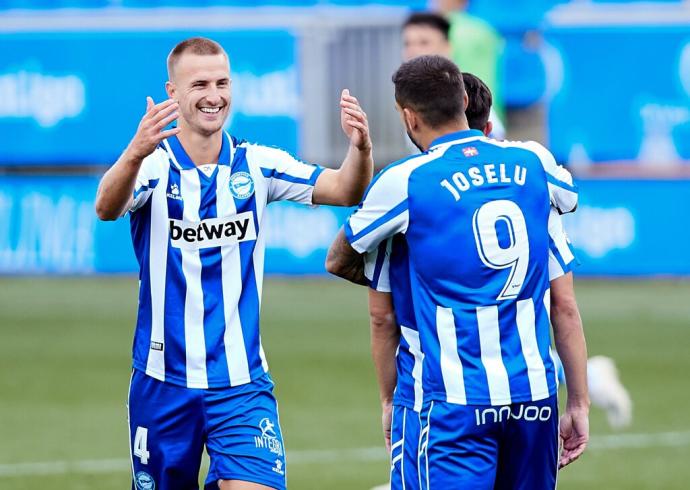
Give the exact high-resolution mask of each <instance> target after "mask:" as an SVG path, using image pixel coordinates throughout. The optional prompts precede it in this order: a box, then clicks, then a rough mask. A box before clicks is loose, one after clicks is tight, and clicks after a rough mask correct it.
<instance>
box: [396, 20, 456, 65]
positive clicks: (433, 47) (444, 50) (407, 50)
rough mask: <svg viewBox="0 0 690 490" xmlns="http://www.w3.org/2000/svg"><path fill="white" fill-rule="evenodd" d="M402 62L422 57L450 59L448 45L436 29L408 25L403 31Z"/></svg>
mask: <svg viewBox="0 0 690 490" xmlns="http://www.w3.org/2000/svg"><path fill="white" fill-rule="evenodd" d="M402 38H403V53H402V54H403V60H404V61H410V60H411V59H412V58H416V57H417V56H423V55H437V56H445V57H446V58H449V57H450V43H449V42H448V40H447V39H446V38H445V37H444V36H443V33H442V32H441V31H439V30H438V29H435V28H434V27H431V26H425V25H409V26H407V27H405V29H403V33H402Z"/></svg>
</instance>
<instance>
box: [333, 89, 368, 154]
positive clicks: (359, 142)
mask: <svg viewBox="0 0 690 490" xmlns="http://www.w3.org/2000/svg"><path fill="white" fill-rule="evenodd" d="M340 125H341V126H342V128H343V131H344V132H345V135H346V136H347V137H348V138H349V139H350V144H351V145H352V146H354V147H355V148H357V149H358V150H359V151H370V150H371V138H370V137H369V121H368V120H367V115H366V113H365V112H364V111H363V110H362V108H361V107H360V106H359V102H358V101H357V98H356V97H353V96H352V95H350V91H349V90H348V89H344V90H343V91H342V93H341V94H340Z"/></svg>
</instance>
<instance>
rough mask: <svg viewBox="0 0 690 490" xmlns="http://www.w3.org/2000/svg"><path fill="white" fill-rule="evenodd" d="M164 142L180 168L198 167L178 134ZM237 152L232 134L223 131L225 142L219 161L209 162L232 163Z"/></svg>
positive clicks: (174, 162) (222, 145) (221, 148)
mask: <svg viewBox="0 0 690 490" xmlns="http://www.w3.org/2000/svg"><path fill="white" fill-rule="evenodd" d="M164 144H165V146H166V148H167V150H168V155H169V156H170V159H171V160H172V163H173V164H174V165H175V166H176V167H177V168H179V169H180V170H189V169H193V168H196V165H194V162H193V161H192V159H191V158H189V155H187V152H186V151H185V150H184V148H183V147H182V143H180V140H179V139H178V138H177V135H173V136H171V137H170V138H167V139H166V140H164ZM234 153H235V148H234V145H233V144H232V138H231V137H230V135H229V134H228V133H227V132H225V131H223V143H222V144H221V147H220V153H219V154H218V161H217V162H207V163H217V164H218V165H230V164H231V163H232V158H233V154H234Z"/></svg>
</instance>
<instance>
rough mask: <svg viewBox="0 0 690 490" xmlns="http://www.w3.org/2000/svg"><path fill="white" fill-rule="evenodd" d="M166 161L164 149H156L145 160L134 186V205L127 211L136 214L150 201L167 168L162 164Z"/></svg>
mask: <svg viewBox="0 0 690 490" xmlns="http://www.w3.org/2000/svg"><path fill="white" fill-rule="evenodd" d="M166 159H167V155H166V153H165V150H163V149H162V148H156V150H154V152H153V153H151V154H150V155H149V156H147V157H146V158H144V161H143V162H142V163H141V167H139V173H138V174H137V180H136V183H135V184H134V193H133V195H132V197H133V199H132V205H131V206H130V207H129V209H128V210H127V211H129V212H130V213H134V212H136V211H137V210H139V209H141V208H142V207H143V206H144V204H146V201H148V200H149V198H150V197H151V194H153V190H154V189H155V188H156V186H157V185H158V182H159V180H160V177H161V172H162V171H163V169H164V168H165V166H164V165H163V164H162V162H165V161H166Z"/></svg>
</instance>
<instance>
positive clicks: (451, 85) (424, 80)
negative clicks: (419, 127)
mask: <svg viewBox="0 0 690 490" xmlns="http://www.w3.org/2000/svg"><path fill="white" fill-rule="evenodd" d="M393 83H394V84H395V101H396V102H397V103H398V105H399V106H400V107H402V108H409V109H412V110H413V111H415V112H416V113H417V114H419V116H420V117H421V118H422V119H423V120H424V122H425V123H426V124H428V125H429V126H431V127H432V128H438V127H440V126H443V125H444V124H447V123H450V122H453V121H457V120H458V119H461V118H462V117H463V116H464V113H465V101H464V99H463V97H464V95H465V86H464V84H463V82H462V73H461V72H460V69H459V68H458V67H457V65H456V64H455V63H453V62H452V61H450V60H449V59H447V58H444V57H442V56H419V57H417V58H414V59H412V60H410V61H407V62H405V63H403V64H402V65H401V66H400V68H398V70H397V71H396V72H395V73H394V74H393Z"/></svg>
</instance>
